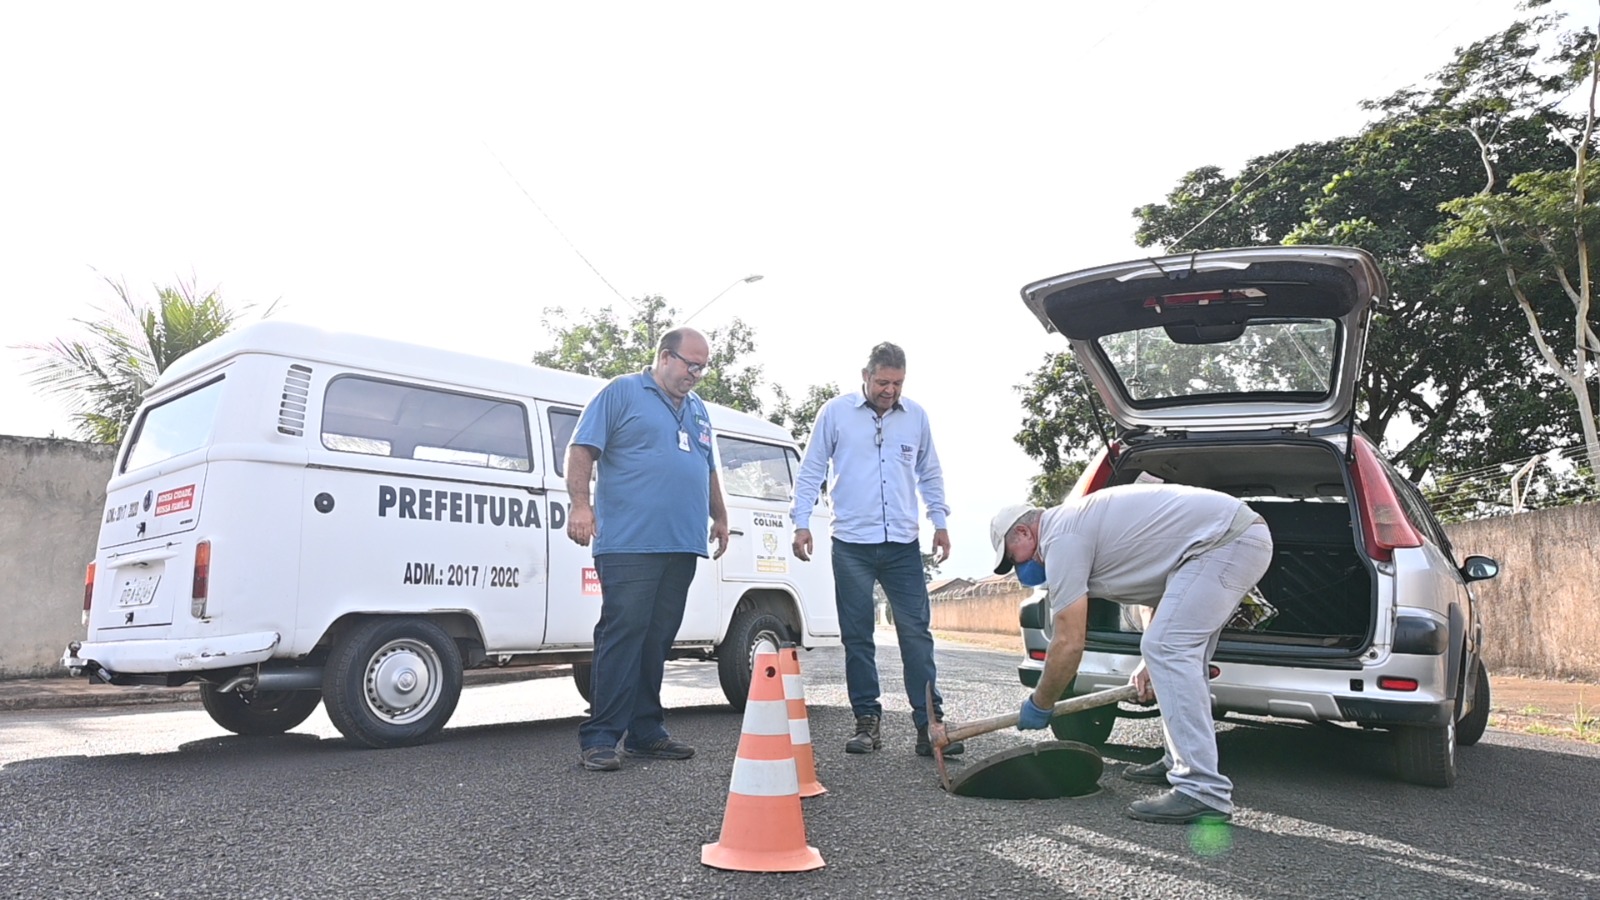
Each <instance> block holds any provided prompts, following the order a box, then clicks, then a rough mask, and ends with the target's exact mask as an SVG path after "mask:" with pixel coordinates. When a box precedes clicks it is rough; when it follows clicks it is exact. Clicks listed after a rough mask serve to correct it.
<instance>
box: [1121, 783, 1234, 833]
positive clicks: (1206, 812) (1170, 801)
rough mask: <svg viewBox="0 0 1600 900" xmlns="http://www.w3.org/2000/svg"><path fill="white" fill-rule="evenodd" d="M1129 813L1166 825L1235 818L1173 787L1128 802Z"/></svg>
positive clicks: (1142, 820) (1145, 820) (1222, 820)
mask: <svg viewBox="0 0 1600 900" xmlns="http://www.w3.org/2000/svg"><path fill="white" fill-rule="evenodd" d="M1128 815H1130V816H1132V817H1133V818H1135V819H1138V820H1139V821H1141V822H1160V823H1162V824H1164V825H1187V824H1189V823H1190V822H1226V821H1228V820H1229V819H1231V818H1233V814H1232V813H1225V812H1223V811H1222V810H1220V809H1217V808H1216V807H1213V806H1207V805H1206V804H1204V803H1202V802H1201V801H1199V800H1197V799H1195V798H1194V797H1191V796H1189V795H1188V794H1185V793H1182V792H1181V791H1179V790H1178V789H1177V788H1173V789H1172V790H1170V791H1166V792H1165V793H1161V794H1157V795H1156V796H1154V797H1151V798H1150V799H1148V800H1135V801H1133V802H1132V803H1130V804H1128Z"/></svg>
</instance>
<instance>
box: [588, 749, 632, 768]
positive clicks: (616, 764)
mask: <svg viewBox="0 0 1600 900" xmlns="http://www.w3.org/2000/svg"><path fill="white" fill-rule="evenodd" d="M578 765H580V766H583V767H584V768H585V769H588V770H589V771H591V772H615V771H616V770H618V769H620V768H622V759H621V758H620V757H618V756H617V751H616V750H614V749H612V748H611V747H585V748H583V749H582V750H579V751H578Z"/></svg>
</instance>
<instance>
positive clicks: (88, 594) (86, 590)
mask: <svg viewBox="0 0 1600 900" xmlns="http://www.w3.org/2000/svg"><path fill="white" fill-rule="evenodd" d="M92 605H94V563H89V568H87V569H85V570H84V572H83V624H85V625H87V624H89V607H90V606H92Z"/></svg>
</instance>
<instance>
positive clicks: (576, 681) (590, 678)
mask: <svg viewBox="0 0 1600 900" xmlns="http://www.w3.org/2000/svg"><path fill="white" fill-rule="evenodd" d="M572 684H573V686H574V687H576V688H577V689H578V696H579V697H582V698H583V702H585V703H593V702H594V663H592V662H575V663H573V664H572Z"/></svg>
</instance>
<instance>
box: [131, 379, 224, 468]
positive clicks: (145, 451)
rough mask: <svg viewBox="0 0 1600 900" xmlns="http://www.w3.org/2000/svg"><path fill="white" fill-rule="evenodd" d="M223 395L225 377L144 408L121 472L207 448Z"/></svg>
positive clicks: (134, 430)
mask: <svg viewBox="0 0 1600 900" xmlns="http://www.w3.org/2000/svg"><path fill="white" fill-rule="evenodd" d="M221 397H222V379H221V378H218V379H217V380H215V381H211V382H208V383H206V384H202V385H201V386H199V387H197V388H195V389H194V390H192V391H189V392H188V393H186V394H181V395H179V396H177V397H173V398H172V399H171V400H168V401H166V402H165V403H162V404H160V405H159V406H152V407H150V408H149V409H147V410H145V411H144V415H142V416H140V417H139V421H137V422H135V423H134V425H133V440H131V441H129V442H128V456H127V458H126V459H125V460H124V461H123V463H122V471H124V472H132V471H133V470H134V469H142V468H144V467H145V466H153V465H155V464H156V463H159V462H165V461H166V460H169V459H171V458H173V457H174V456H178V455H180V454H183V453H188V452H189V451H191V450H199V449H200V448H201V447H204V446H205V445H206V441H208V440H210V438H211V426H212V424H213V423H214V422H215V421H216V417H217V401H218V400H219V399H220V398H221Z"/></svg>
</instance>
